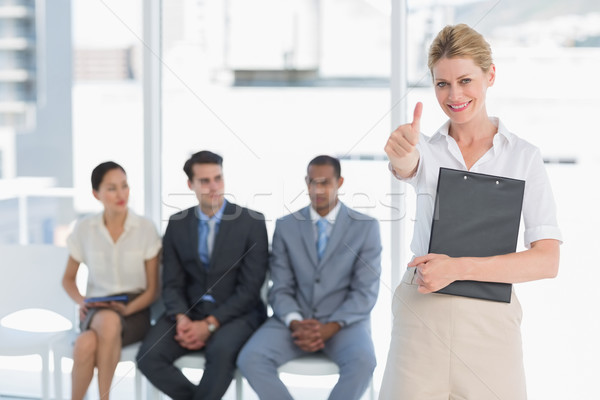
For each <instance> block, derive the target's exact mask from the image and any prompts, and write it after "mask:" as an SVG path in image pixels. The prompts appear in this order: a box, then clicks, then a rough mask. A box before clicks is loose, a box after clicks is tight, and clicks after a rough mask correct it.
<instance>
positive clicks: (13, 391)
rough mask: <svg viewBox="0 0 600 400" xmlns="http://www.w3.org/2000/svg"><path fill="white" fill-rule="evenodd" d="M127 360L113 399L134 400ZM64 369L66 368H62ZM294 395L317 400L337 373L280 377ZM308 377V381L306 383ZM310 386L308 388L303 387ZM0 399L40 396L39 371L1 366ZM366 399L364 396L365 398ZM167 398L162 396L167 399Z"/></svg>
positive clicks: (229, 396) (249, 399)
mask: <svg viewBox="0 0 600 400" xmlns="http://www.w3.org/2000/svg"><path fill="white" fill-rule="evenodd" d="M129 364H130V363H122V364H120V365H119V367H118V368H117V372H116V374H115V379H114V381H113V391H112V396H111V398H113V399H117V400H119V399H133V398H134V380H133V373H132V372H133V369H132V367H133V366H132V365H129ZM63 370H66V369H63ZM189 377H190V379H191V380H193V381H194V380H196V381H197V380H199V379H200V373H196V374H195V373H194V372H193V371H190V374H189ZM282 379H283V380H284V381H285V382H286V384H287V385H288V387H289V388H290V391H291V393H292V395H293V396H294V398H297V399H311V400H319V399H326V398H327V396H328V394H329V391H330V390H331V388H332V387H333V385H334V384H335V382H336V380H337V376H335V375H333V376H323V377H300V376H284V377H283V378H282ZM307 379H310V382H307ZM69 382H70V377H69V374H68V373H63V387H64V388H65V392H66V393H68V391H69V390H68V388H69V385H70V383H69ZM305 386H310V387H305ZM0 388H1V391H2V394H0V400H23V399H35V400H38V399H39V398H40V373H39V371H36V370H28V371H23V370H9V369H4V368H0ZM234 389H235V388H234V385H231V386H230V388H229V390H228V392H227V393H226V394H225V396H224V397H223V400H233V399H235V390H234ZM97 390H98V386H97V383H96V381H95V379H94V380H93V381H92V384H91V386H90V391H89V394H90V395H89V399H90V400H95V399H97V398H98V395H97V394H96V393H97ZM365 398H366V397H365ZM166 399H167V397H166V396H165V397H164V400H166ZM244 399H245V400H258V397H257V396H256V394H254V392H253V391H252V388H250V386H249V385H248V383H247V382H246V381H244Z"/></svg>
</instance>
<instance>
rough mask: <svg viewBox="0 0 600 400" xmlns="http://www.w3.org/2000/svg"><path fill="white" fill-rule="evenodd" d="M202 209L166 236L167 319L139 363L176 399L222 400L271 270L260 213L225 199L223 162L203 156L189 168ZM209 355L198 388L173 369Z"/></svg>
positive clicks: (183, 216) (259, 311)
mask: <svg viewBox="0 0 600 400" xmlns="http://www.w3.org/2000/svg"><path fill="white" fill-rule="evenodd" d="M183 169H184V171H185V173H186V174H187V176H188V186H189V188H190V189H191V190H192V191H193V192H194V193H195V194H196V197H197V198H198V202H199V205H198V206H195V207H192V208H189V209H187V210H184V211H182V212H179V213H176V214H174V215H173V216H171V219H170V220H169V225H168V226H167V230H166V232H165V236H164V238H163V293H162V296H163V300H164V303H165V307H166V312H165V314H164V315H163V316H162V317H161V318H160V319H159V320H158V321H157V323H156V325H155V326H154V327H152V329H151V330H150V332H149V333H148V335H147V336H146V338H145V340H144V342H143V344H142V346H141V348H140V350H139V353H138V355H137V362H138V367H139V369H140V370H141V371H142V372H143V373H144V375H146V377H147V378H148V379H149V380H150V382H152V384H153V385H154V386H156V387H157V388H158V389H160V390H161V391H162V392H164V393H166V394H167V395H169V396H170V397H171V398H173V399H175V400H188V399H198V400H199V399H202V400H208V399H213V400H217V399H221V398H222V397H223V394H224V393H225V392H226V391H227V388H228V387H229V384H230V383H231V379H232V378H233V373H234V371H235V361H236V358H237V355H238V352H239V350H240V349H241V348H242V346H243V345H244V343H245V342H246V340H248V338H249V337H250V336H251V335H252V333H253V332H254V331H255V330H256V329H257V328H258V327H259V326H260V324H261V323H262V322H263V321H264V320H265V319H266V317H267V315H266V308H265V305H264V303H263V302H262V301H261V298H260V289H261V287H262V285H263V283H264V280H265V275H266V271H267V267H268V257H269V255H268V237H267V230H266V227H265V221H264V217H263V215H262V214H260V213H257V212H255V211H252V210H248V209H246V208H243V207H240V206H238V205H236V204H233V203H230V202H228V201H227V200H225V198H224V197H223V194H224V178H223V169H222V158H221V157H220V156H219V155H217V154H214V153H211V152H209V151H201V152H198V153H196V154H194V155H192V157H191V158H190V159H189V160H188V161H187V162H186V163H185V165H184V168H183ZM200 350H201V351H204V355H205V357H206V366H205V369H204V374H203V375H202V380H201V381H200V384H199V385H198V386H196V385H194V384H192V383H191V382H190V381H189V380H188V379H187V378H186V377H185V376H184V375H183V374H182V372H181V371H180V370H179V369H178V368H177V367H175V366H174V365H173V362H174V361H175V360H176V359H178V358H179V357H181V356H183V355H185V354H189V353H191V352H195V351H200Z"/></svg>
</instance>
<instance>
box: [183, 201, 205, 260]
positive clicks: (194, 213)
mask: <svg viewBox="0 0 600 400" xmlns="http://www.w3.org/2000/svg"><path fill="white" fill-rule="evenodd" d="M189 211H190V212H189V213H188V215H187V216H186V224H187V228H186V229H187V231H188V235H189V237H190V241H191V242H192V247H191V248H193V249H194V255H195V257H196V262H197V263H198V265H202V261H200V252H199V250H200V249H199V248H198V246H199V236H198V224H199V221H200V217H199V216H198V207H197V206H196V207H192V208H190V209H189Z"/></svg>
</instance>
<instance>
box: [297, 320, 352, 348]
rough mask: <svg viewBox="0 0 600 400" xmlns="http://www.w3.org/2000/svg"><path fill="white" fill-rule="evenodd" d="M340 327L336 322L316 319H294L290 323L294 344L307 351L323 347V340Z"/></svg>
mask: <svg viewBox="0 0 600 400" xmlns="http://www.w3.org/2000/svg"><path fill="white" fill-rule="evenodd" d="M340 329H341V327H340V324H338V323H337V322H328V323H326V324H322V323H321V322H319V321H317V320H316V319H305V320H302V321H298V320H294V321H292V322H291V323H290V330H291V331H292V338H293V339H294V344H295V345H296V346H298V347H299V348H300V349H302V350H304V351H306V352H307V353H314V352H316V351H319V350H321V349H322V348H323V347H325V342H326V341H327V340H328V339H329V338H331V337H332V336H333V335H335V334H336V333H337V332H339V330H340Z"/></svg>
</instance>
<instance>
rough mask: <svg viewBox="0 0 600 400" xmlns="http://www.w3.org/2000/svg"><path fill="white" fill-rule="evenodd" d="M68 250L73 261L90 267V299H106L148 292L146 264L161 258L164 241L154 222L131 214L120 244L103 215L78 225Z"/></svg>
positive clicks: (81, 221)
mask: <svg viewBox="0 0 600 400" xmlns="http://www.w3.org/2000/svg"><path fill="white" fill-rule="evenodd" d="M67 247H68V249H69V254H70V255H71V257H72V258H73V259H75V260H76V261H78V262H80V263H84V264H85V265H87V267H88V270H89V275H88V281H87V292H86V296H87V297H92V296H106V295H110V294H115V293H140V292H143V291H144V290H145V289H146V287H147V282H146V267H145V261H146V260H150V259H152V258H154V257H155V256H156V255H157V254H158V252H159V251H160V248H161V239H160V236H159V235H158V232H157V230H156V228H155V226H154V224H153V223H152V221H150V220H149V219H147V218H144V217H141V216H139V215H136V214H134V213H133V212H132V211H131V210H128V212H127V218H126V219H125V227H124V231H123V233H122V234H121V236H120V237H119V239H118V240H117V242H116V243H115V242H114V241H113V239H112V238H111V236H110V233H109V232H108V229H107V228H106V226H105V225H104V221H103V213H100V214H96V215H92V216H89V217H85V218H83V219H82V220H80V221H79V222H78V223H77V224H76V225H75V228H74V230H73V232H72V233H71V235H70V236H69V237H68V239H67Z"/></svg>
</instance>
